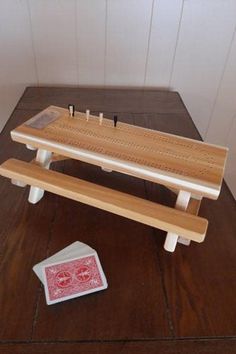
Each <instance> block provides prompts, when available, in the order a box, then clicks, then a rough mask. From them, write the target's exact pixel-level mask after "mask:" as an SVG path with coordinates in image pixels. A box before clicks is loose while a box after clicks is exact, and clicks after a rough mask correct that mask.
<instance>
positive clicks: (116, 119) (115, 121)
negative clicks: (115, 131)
mask: <svg viewBox="0 0 236 354" xmlns="http://www.w3.org/2000/svg"><path fill="white" fill-rule="evenodd" d="M113 120H114V127H116V124H117V121H118V117H117V116H114V118H113Z"/></svg>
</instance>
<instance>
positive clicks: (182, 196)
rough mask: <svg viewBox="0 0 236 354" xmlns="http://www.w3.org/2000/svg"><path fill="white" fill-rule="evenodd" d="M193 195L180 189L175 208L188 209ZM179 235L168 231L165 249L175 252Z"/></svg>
mask: <svg viewBox="0 0 236 354" xmlns="http://www.w3.org/2000/svg"><path fill="white" fill-rule="evenodd" d="M190 197H191V193H189V192H185V191H179V194H178V197H177V200H176V203H175V208H176V209H178V210H186V209H187V207H188V203H189V200H190ZM178 238H179V236H178V235H177V234H174V233H173V232H168V233H167V235H166V240H165V244H164V249H165V250H166V251H169V252H174V250H175V247H176V244H177V242H178Z"/></svg>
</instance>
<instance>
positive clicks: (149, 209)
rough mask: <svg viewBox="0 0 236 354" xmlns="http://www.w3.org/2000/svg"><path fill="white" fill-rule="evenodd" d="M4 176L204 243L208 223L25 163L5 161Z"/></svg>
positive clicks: (199, 218) (202, 219) (13, 160)
mask: <svg viewBox="0 0 236 354" xmlns="http://www.w3.org/2000/svg"><path fill="white" fill-rule="evenodd" d="M0 174H1V175H2V176H5V177H8V178H13V179H16V180H19V181H21V182H24V183H26V184H29V185H32V186H35V187H39V188H42V189H44V190H46V191H48V192H51V193H55V194H58V195H60V196H63V197H66V198H69V199H73V200H76V201H78V202H81V203H84V204H88V205H91V206H94V207H97V208H100V209H103V210H106V211H109V212H112V213H115V214H118V215H121V216H124V217H126V218H129V219H132V220H135V221H138V222H141V223H144V224H146V225H150V226H153V227H156V228H158V229H161V230H164V231H167V232H174V233H177V234H178V235H181V236H183V237H185V238H187V239H190V240H193V241H196V242H202V241H203V240H204V237H205V234H206V230H207V225H208V221H207V220H206V219H204V218H201V217H198V216H195V215H191V214H188V213H186V212H183V211H179V210H176V209H173V208H169V207H166V206H163V205H160V204H157V203H153V202H150V201H148V200H144V199H141V198H138V197H135V196H131V195H129V194H125V193H122V192H119V191H115V190H113V189H110V188H106V187H103V186H100V185H96V184H93V183H90V182H87V181H84V180H81V179H78V178H75V177H71V176H68V175H64V174H61V173H59V172H55V171H51V170H46V169H43V168H42V167H39V166H37V165H34V164H30V163H27V162H24V161H19V160H16V159H9V160H7V161H5V162H4V163H3V164H2V165H1V166H0Z"/></svg>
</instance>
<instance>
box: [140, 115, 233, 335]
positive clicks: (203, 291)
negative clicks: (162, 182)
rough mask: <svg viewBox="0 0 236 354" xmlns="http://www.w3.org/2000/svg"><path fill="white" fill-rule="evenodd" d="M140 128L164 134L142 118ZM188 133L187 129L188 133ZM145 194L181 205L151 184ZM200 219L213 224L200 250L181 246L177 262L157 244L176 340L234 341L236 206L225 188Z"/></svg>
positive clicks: (204, 207)
mask: <svg viewBox="0 0 236 354" xmlns="http://www.w3.org/2000/svg"><path fill="white" fill-rule="evenodd" d="M135 122H136V124H140V125H142V124H143V125H144V126H148V127H150V128H152V129H159V127H160V125H161V124H162V122H160V121H158V120H155V119H153V120H152V119H150V116H147V115H139V116H138V117H136V119H135ZM185 127H186V128H187V126H185V125H183V126H182V129H183V133H184V130H185ZM172 129H175V127H174V126H172ZM177 129H179V128H178V126H176V130H177ZM193 134H194V131H193ZM190 136H191V135H190ZM146 188H147V193H148V198H149V199H150V200H152V201H154V202H155V201H158V202H162V203H163V200H168V205H171V203H172V204H173V203H174V200H175V199H176V196H175V195H174V194H173V193H172V192H170V191H167V190H166V189H165V188H164V187H161V188H160V186H158V185H156V184H154V183H150V182H146ZM195 203H197V202H195ZM200 215H201V216H203V215H204V217H206V218H207V219H208V221H209V229H208V233H207V237H206V239H205V241H204V244H202V245H203V247H202V249H201V250H199V249H197V248H196V247H195V246H194V244H191V245H190V246H189V247H186V246H183V245H179V246H178V247H177V248H176V254H175V255H174V257H168V255H167V254H165V252H164V251H163V250H162V248H161V247H162V242H163V241H162V239H161V237H159V238H158V239H157V243H158V245H159V247H158V257H159V260H160V264H161V266H160V267H161V270H162V276H163V280H164V287H165V289H166V294H167V303H168V306H169V307H170V314H171V320H172V323H173V331H174V333H175V334H176V336H177V337H199V336H208V335H211V336H224V335H227V334H228V335H232V336H233V335H234V334H235V333H236V320H235V319H236V316H235V314H236V311H235V306H234V294H235V292H236V286H235V284H236V267H235V262H234V259H235V257H236V251H235V247H234V242H235V241H234V236H233V235H235V234H236V223H235V215H236V205H235V202H234V200H233V198H232V196H231V195H230V193H229V191H228V190H227V188H226V187H225V186H224V187H223V191H222V192H221V195H220V197H219V199H218V200H217V201H215V202H212V201H210V200H205V199H204V200H203V201H202V203H201V208H200ZM222 215H223V218H222ZM158 234H159V233H158ZM220 264H221V266H220Z"/></svg>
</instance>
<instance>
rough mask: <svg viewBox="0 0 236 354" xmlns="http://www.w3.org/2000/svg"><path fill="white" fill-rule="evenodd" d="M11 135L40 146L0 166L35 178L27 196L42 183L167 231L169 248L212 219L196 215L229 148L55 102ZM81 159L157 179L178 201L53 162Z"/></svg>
mask: <svg viewBox="0 0 236 354" xmlns="http://www.w3.org/2000/svg"><path fill="white" fill-rule="evenodd" d="M11 137H12V139H13V140H14V141H17V142H20V143H23V144H26V146H27V147H28V148H29V149H32V150H37V154H36V158H35V159H34V160H33V161H31V162H30V163H27V162H23V161H20V160H16V159H9V160H7V161H6V162H4V163H3V164H2V165H1V166H0V174H1V175H3V176H5V177H8V178H11V179H12V182H13V183H14V184H16V185H18V186H25V185H26V184H28V185H30V186H31V188H30V193H29V199H28V200H29V202H30V203H37V202H38V201H39V200H40V199H41V198H42V197H43V194H44V190H46V191H49V192H52V193H55V194H58V195H61V196H64V197H67V198H70V199H73V200H76V201H79V202H82V203H85V204H88V205H92V206H95V207H98V208H100V209H103V210H106V211H110V212H112V213H115V214H118V215H121V216H124V217H127V218H130V219H133V220H136V221H138V222H142V223H144V224H147V225H150V226H153V227H156V228H159V229H162V230H165V231H167V236H166V240H165V244H164V248H165V249H166V250H167V251H170V252H173V251H174V250H175V247H176V244H177V242H180V243H183V244H185V245H189V243H190V241H191V240H192V241H196V242H202V241H203V240H204V238H205V234H206V231H207V225H208V221H207V220H206V219H204V218H202V217H199V216H198V211H199V207H200V203H201V200H202V198H203V197H206V198H210V199H217V198H218V196H219V193H220V190H221V185H222V180H223V175H224V168H225V162H226V156H227V151H228V150H227V148H224V147H220V146H216V145H211V144H207V143H204V142H201V141H197V140H193V139H189V138H184V137H181V136H176V135H171V134H167V133H163V132H159V131H155V130H150V129H145V128H142V127H138V126H134V125H130V124H126V123H122V122H118V123H117V126H116V127H115V126H114V124H113V121H112V120H110V119H105V118H103V117H102V116H100V119H99V117H97V116H93V115H90V114H89V112H86V114H85V113H81V112H75V115H74V116H71V115H70V114H69V113H68V110H67V109H64V108H60V107H56V106H50V107H48V108H47V109H45V110H44V111H42V112H40V113H39V114H38V115H36V116H35V117H33V118H31V119H30V120H28V121H26V122H25V123H24V124H22V125H20V126H19V127H17V128H16V129H14V130H13V131H12V132H11ZM67 158H71V159H76V160H80V161H84V162H87V163H90V164H93V165H97V166H99V167H101V168H102V169H103V170H104V171H107V172H111V171H118V172H120V173H124V174H128V175H131V176H135V177H137V178H142V179H144V180H148V181H152V182H155V183H159V184H162V185H164V186H165V187H167V188H169V189H170V190H172V191H174V192H175V193H176V194H177V199H176V204H175V208H170V207H167V206H163V205H161V204H158V203H154V202H151V201H148V200H144V199H141V198H138V197H135V196H132V195H129V194H126V193H122V192H119V191H116V190H113V189H110V188H106V187H102V186H99V185H96V184H93V183H90V182H87V181H84V180H81V179H78V178H75V177H72V176H68V175H65V174H63V173H59V172H56V171H52V170H49V167H50V164H51V163H52V162H55V161H58V160H63V159H67Z"/></svg>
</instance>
